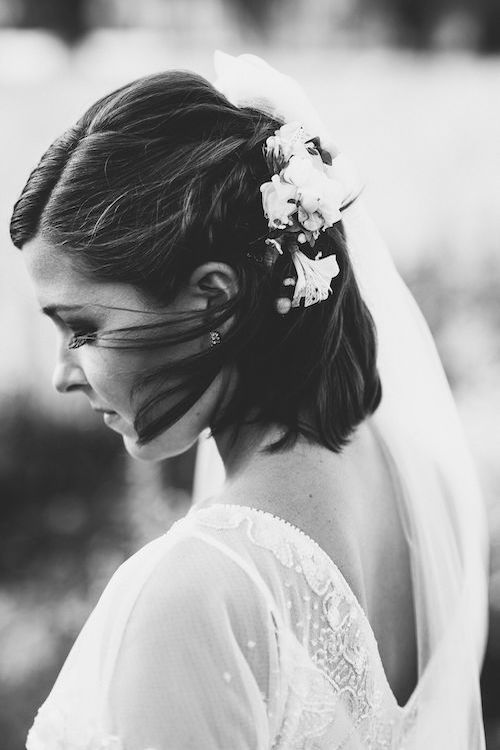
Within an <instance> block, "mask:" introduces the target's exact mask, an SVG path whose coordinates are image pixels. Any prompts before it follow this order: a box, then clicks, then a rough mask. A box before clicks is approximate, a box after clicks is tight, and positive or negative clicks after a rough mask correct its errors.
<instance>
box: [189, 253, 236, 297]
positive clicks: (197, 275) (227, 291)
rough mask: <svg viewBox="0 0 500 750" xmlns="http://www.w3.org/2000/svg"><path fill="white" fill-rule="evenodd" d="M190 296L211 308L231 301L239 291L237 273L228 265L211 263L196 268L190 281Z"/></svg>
mask: <svg viewBox="0 0 500 750" xmlns="http://www.w3.org/2000/svg"><path fill="white" fill-rule="evenodd" d="M188 286H189V291H190V294H191V295H193V296H195V297H198V298H199V301H203V302H205V304H203V307H205V306H206V307H210V305H212V304H213V303H214V302H215V303H220V302H223V301H224V298H225V300H226V301H227V300H229V299H231V298H232V297H234V295H235V294H236V293H237V291H238V278H237V275H236V271H235V270H234V268H232V267H231V266H230V265H229V264H228V263H219V262H217V261H210V262H207V263H203V264H202V265H201V266H198V268H196V269H195V270H194V271H193V272H192V274H191V276H190V277H189V281H188Z"/></svg>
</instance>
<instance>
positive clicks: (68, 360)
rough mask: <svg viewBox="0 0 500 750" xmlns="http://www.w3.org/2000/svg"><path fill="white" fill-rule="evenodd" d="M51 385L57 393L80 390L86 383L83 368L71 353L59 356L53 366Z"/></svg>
mask: <svg viewBox="0 0 500 750" xmlns="http://www.w3.org/2000/svg"><path fill="white" fill-rule="evenodd" d="M52 385H53V386H54V388H55V389H56V391H58V392H59V393H68V392H69V391H73V390H80V389H82V388H85V386H87V385H88V382H87V378H86V377H85V373H84V371H83V369H82V368H81V366H80V364H79V363H78V361H77V360H76V359H73V357H72V355H71V354H69V353H67V354H65V355H64V356H60V357H59V359H58V361H57V363H56V366H55V368H54V374H53V376H52Z"/></svg>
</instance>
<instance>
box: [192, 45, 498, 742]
mask: <svg viewBox="0 0 500 750" xmlns="http://www.w3.org/2000/svg"><path fill="white" fill-rule="evenodd" d="M215 64H216V70H217V74H218V80H217V82H216V84H215V85H216V86H217V88H218V89H219V90H220V91H222V93H224V94H225V95H226V96H227V98H228V99H229V100H230V101H231V102H233V104H235V105H237V106H252V107H255V108H257V109H261V110H263V111H266V112H268V113H270V114H273V115H274V116H276V117H277V118H278V119H280V120H282V121H284V122H286V121H292V120H298V121H300V122H302V124H303V125H304V127H305V129H306V131H307V132H308V133H311V134H312V135H319V136H320V137H321V140H322V143H323V145H325V146H326V148H328V149H329V150H330V151H331V152H332V153H333V154H335V153H338V148H337V147H336V146H335V143H333V142H332V139H331V136H330V135H329V133H328V131H327V129H326V128H325V126H324V124H323V122H322V121H321V118H320V116H319V115H318V113H317V111H316V110H315V109H314V107H313V106H312V104H311V103H310V101H309V100H308V98H307V96H306V94H305V92H304V91H303V90H302V89H301V88H300V86H299V85H298V84H297V83H296V82H295V81H294V80H293V79H291V78H289V77H288V76H285V75H283V74H281V73H279V72H278V71H276V70H275V69H274V68H271V67H270V66H269V65H267V64H266V63H265V62H264V61H263V60H261V59H260V58H258V57H255V56H253V55H241V56H240V57H231V56H229V55H226V54H223V53H220V52H218V53H216V59H215ZM336 158H337V159H338V161H337V162H336V163H337V164H338V165H339V166H340V165H341V166H342V169H343V170H344V174H345V181H346V185H349V190H348V194H346V198H345V203H346V204H347V203H348V202H349V199H350V198H352V197H354V196H356V195H358V193H359V192H360V189H361V188H362V184H361V183H360V181H359V178H358V177H357V176H356V174H355V170H354V169H352V168H351V167H350V165H349V162H348V160H347V159H346V158H345V157H344V156H343V154H340V155H339V156H337V157H336ZM343 224H344V229H345V233H346V239H347V243H348V247H349V252H350V254H351V258H352V263H353V266H354V271H355V274H356V278H357V281H358V284H359V286H360V289H361V293H362V296H363V298H364V300H365V302H366V304H367V305H368V307H369V309H370V312H371V313H372V315H373V318H374V321H375V324H376V328H377V335H378V346H379V352H378V367H379V371H380V376H381V380H382V386H383V398H382V402H381V404H380V406H379V408H378V410H377V411H376V413H375V414H374V415H373V418H372V421H373V424H374V426H375V428H376V430H377V431H378V433H379V436H380V438H381V444H382V445H385V448H386V450H388V451H389V453H390V457H391V459H392V464H393V466H395V467H396V476H395V477H394V480H395V481H396V482H398V483H399V486H400V489H401V493H400V496H401V502H402V508H401V513H402V518H403V525H404V529H405V534H406V537H407V541H408V544H409V548H410V553H411V565H412V577H413V589H414V600H415V601H414V604H415V613H416V626H417V628H416V631H417V648H418V670H419V682H418V685H417V687H416V691H418V693H419V716H418V721H417V725H416V727H415V731H414V733H413V734H412V737H411V744H410V745H408V746H405V747H407V750H421V749H422V748H426V750H443V748H450V750H451V749H452V748H453V750H480V749H481V748H484V747H485V742H484V730H483V720H482V707H481V696H480V687H479V674H480V669H481V664H482V660H483V656H484V649H485V642H486V633H487V568H488V535H487V525H486V518H485V510H484V505H483V499H482V495H481V491H480V488H479V484H478V480H477V476H476V473H475V468H474V466H473V463H472V460H471V455H470V452H469V449H468V447H467V444H466V441H465V438H464V434H463V429H462V426H461V423H460V420H459V417H458V413H457V409H456V406H455V403H454V400H453V397H452V394H451V391H450V387H449V385H448V382H447V379H446V376H445V373H444V371H443V367H442V364H441V361H440V359H439V356H438V353H437V351H436V347H435V344H434V341H433V339H432V336H431V334H430V331H429V329H428V327H427V324H426V322H425V320H424V318H423V316H422V314H421V312H420V310H419V308H418V306H417V305H416V303H415V301H414V299H413V297H412V295H411V293H410V292H409V290H408V288H407V287H406V285H405V283H404V282H403V280H402V279H401V277H400V275H399V273H398V271H397V269H396V267H395V265H394V262H393V260H392V258H391V255H390V253H389V251H388V249H387V247H386V245H385V243H384V241H383V240H382V238H381V237H380V235H379V233H378V231H377V228H376V226H375V224H374V223H373V221H372V220H371V218H370V216H369V215H368V213H367V211H366V207H365V205H364V201H363V197H362V196H358V197H357V198H356V200H355V201H354V202H353V203H352V204H351V205H350V206H349V207H348V208H346V209H345V210H344V211H343ZM223 479H224V471H223V466H222V462H221V460H220V457H219V455H218V453H217V449H216V446H215V442H214V441H213V439H211V438H207V437H206V436H203V437H202V438H200V442H199V446H198V456H197V465H196V472H195V489H194V502H195V504H196V503H197V502H199V501H200V500H201V499H202V498H203V497H208V496H210V495H212V494H215V492H216V491H217V488H218V487H219V486H220V484H221V483H222V481H223Z"/></svg>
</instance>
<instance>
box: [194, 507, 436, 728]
mask: <svg viewBox="0 0 500 750" xmlns="http://www.w3.org/2000/svg"><path fill="white" fill-rule="evenodd" d="M212 508H225V509H227V510H240V511H242V512H244V513H250V514H255V515H257V516H261V517H263V518H266V519H268V520H269V519H271V520H273V521H274V522H277V523H279V524H280V525H282V526H284V527H286V528H287V529H288V530H290V531H291V532H292V533H294V534H296V535H298V536H299V537H300V538H302V539H303V540H305V541H306V542H307V543H308V544H310V545H311V546H312V547H313V548H314V549H315V550H316V552H317V553H318V554H319V555H320V556H321V557H322V558H323V559H324V560H325V561H326V563H327V564H328V566H329V567H330V568H331V569H332V570H334V572H335V575H336V576H337V577H338V578H339V579H340V581H341V583H342V586H343V587H344V588H345V590H346V591H347V592H348V594H349V596H350V598H351V600H352V603H353V605H354V606H355V608H356V610H357V612H358V614H359V616H360V618H361V619H362V621H363V623H364V624H365V625H366V627H367V630H368V633H369V634H370V638H372V639H373V643H374V646H375V652H376V656H377V659H378V662H379V666H380V671H381V674H382V677H383V680H384V682H385V684H386V687H387V691H388V694H389V696H390V698H391V701H392V702H393V704H394V708H395V710H396V711H397V712H399V713H400V714H404V713H407V712H408V711H409V710H410V709H411V707H412V706H413V704H414V703H415V701H416V698H417V693H419V691H420V685H421V683H422V679H423V676H424V674H425V673H426V671H427V666H428V665H427V666H426V668H425V669H424V670H423V673H422V674H419V676H418V680H417V683H416V685H415V687H414V689H413V690H412V692H411V694H410V697H409V698H408V700H407V701H406V703H404V704H403V705H401V704H400V703H399V702H398V700H397V698H396V696H395V694H394V691H393V689H392V687H391V685H390V683H389V680H388V678H387V673H386V670H385V667H384V664H383V662H382V657H381V655H380V650H379V646H378V641H377V638H376V636H375V633H374V631H373V628H372V626H371V624H370V621H369V619H368V616H367V614H366V612H365V610H364V609H363V607H362V606H361V603H360V601H359V599H358V597H357V596H356V594H355V593H354V591H353V590H352V588H351V586H350V585H349V583H348V582H347V579H346V578H345V576H344V574H343V573H342V571H341V570H340V568H339V567H338V565H337V564H336V563H335V562H334V561H333V560H332V558H331V557H330V555H329V554H328V553H327V552H326V551H325V550H324V549H323V547H321V545H320V544H319V543H318V542H317V541H316V540H315V539H313V538H312V537H311V536H309V534H307V533H306V532H305V531H303V530H302V529H300V528H299V527H298V526H296V525H295V524H293V523H291V522H290V521H287V520H286V519H285V518H282V517H281V516H278V515H276V514H275V513H271V512H270V511H267V510H263V509H262V508H256V507H254V506H250V505H239V504H238V503H220V502H214V503H210V504H209V505H201V506H197V505H194V506H192V507H191V508H190V510H189V511H188V514H187V515H196V514H197V513H200V512H207V511H210V509H212ZM410 554H411V550H410ZM411 569H412V583H413V591H415V588H414V575H413V565H412V566H411ZM414 606H415V603H414ZM416 638H417V644H416V645H417V652H418V646H419V642H418V635H417V636H416Z"/></svg>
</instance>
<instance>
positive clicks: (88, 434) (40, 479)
mask: <svg viewBox="0 0 500 750" xmlns="http://www.w3.org/2000/svg"><path fill="white" fill-rule="evenodd" d="M0 445H1V451H0V497H1V498H2V518H1V530H2V534H1V536H2V540H3V541H2V545H1V548H0V582H2V583H4V582H9V583H14V582H15V583H19V582H21V581H22V580H23V579H24V578H30V577H31V576H32V575H39V574H40V572H41V570H42V569H44V568H46V569H47V570H50V569H52V568H53V567H57V566H61V565H62V567H63V568H64V569H65V570H66V574H67V575H69V574H70V570H69V569H70V567H71V566H72V565H74V564H76V565H78V561H79V558H81V557H83V556H84V555H85V554H86V552H87V551H88V547H89V544H93V543H94V541H95V539H96V538H97V537H98V536H99V535H102V533H103V529H104V528H106V527H109V530H110V533H111V530H112V529H113V534H114V535H115V540H116V541H117V540H118V539H119V538H120V536H121V535H122V533H123V529H121V528H115V526H116V524H115V521H116V519H115V518H114V517H113V514H112V511H113V509H114V501H115V499H116V498H117V495H118V494H119V493H120V488H121V489H122V492H123V449H122V446H121V444H120V442H119V441H118V440H116V437H115V436H114V435H113V434H112V433H110V432H106V431H104V430H99V429H96V428H92V427H89V426H85V425H82V426H75V424H74V423H70V422H68V421H62V420H61V419H58V418H56V417H54V416H50V415H48V414H44V413H43V412H41V411H40V408H39V407H37V406H36V405H35V404H33V403H32V402H31V399H30V398H29V397H27V398H26V397H25V398H23V399H22V400H21V399H20V398H19V399H15V398H14V399H12V400H9V401H8V402H6V403H4V404H3V408H1V418H0ZM104 541H105V540H103V542H104ZM110 541H112V540H110ZM74 575H75V576H77V577H78V575H79V571H78V570H75V571H74Z"/></svg>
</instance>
